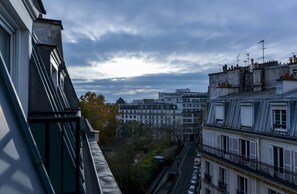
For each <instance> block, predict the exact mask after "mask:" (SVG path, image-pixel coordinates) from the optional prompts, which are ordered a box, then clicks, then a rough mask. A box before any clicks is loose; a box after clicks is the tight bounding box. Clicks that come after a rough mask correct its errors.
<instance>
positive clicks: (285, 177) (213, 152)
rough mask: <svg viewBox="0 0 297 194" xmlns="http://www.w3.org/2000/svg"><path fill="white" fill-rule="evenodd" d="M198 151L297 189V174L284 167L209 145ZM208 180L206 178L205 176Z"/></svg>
mask: <svg viewBox="0 0 297 194" xmlns="http://www.w3.org/2000/svg"><path fill="white" fill-rule="evenodd" d="M198 150H199V151H200V152H202V153H204V154H207V155H209V156H212V157H215V158H218V160H221V161H225V162H227V163H230V164H232V165H233V166H237V167H240V168H242V169H245V170H247V171H249V172H253V173H255V174H257V175H259V176H262V177H265V178H267V179H271V180H273V181H276V182H278V183H280V184H283V185H286V186H289V187H292V188H294V189H297V184H296V182H294V181H296V180H297V173H296V172H293V171H290V170H287V169H285V168H282V167H277V166H273V165H270V164H267V163H264V162H261V161H258V160H255V159H253V158H249V157H246V156H241V155H239V154H234V153H231V152H228V151H226V150H222V149H218V148H214V147H211V146H208V145H203V144H200V145H199V146H198ZM205 180H206V176H205Z"/></svg>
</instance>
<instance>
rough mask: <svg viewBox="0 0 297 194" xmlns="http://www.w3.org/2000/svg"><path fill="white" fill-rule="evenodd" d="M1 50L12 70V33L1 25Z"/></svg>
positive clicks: (8, 67) (8, 66)
mask: <svg viewBox="0 0 297 194" xmlns="http://www.w3.org/2000/svg"><path fill="white" fill-rule="evenodd" d="M0 52H1V54H2V56H3V59H4V62H5V63H6V66H7V69H8V70H10V35H9V34H8V33H7V32H6V31H5V30H4V29H3V28H2V27H1V26H0Z"/></svg>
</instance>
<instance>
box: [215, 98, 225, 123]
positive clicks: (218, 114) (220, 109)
mask: <svg viewBox="0 0 297 194" xmlns="http://www.w3.org/2000/svg"><path fill="white" fill-rule="evenodd" d="M224 118H225V107H224V105H223V104H222V103H218V104H215V122H216V123H223V122H224Z"/></svg>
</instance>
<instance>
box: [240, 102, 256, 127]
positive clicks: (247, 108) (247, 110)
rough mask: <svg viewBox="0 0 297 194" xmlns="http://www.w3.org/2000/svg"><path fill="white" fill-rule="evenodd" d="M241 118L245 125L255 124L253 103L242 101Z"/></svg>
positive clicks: (242, 123)
mask: <svg viewBox="0 0 297 194" xmlns="http://www.w3.org/2000/svg"><path fill="white" fill-rule="evenodd" d="M240 120H241V125H242V126H245V127H252V126H253V120H254V116H253V106H252V104H251V103H241V104H240Z"/></svg>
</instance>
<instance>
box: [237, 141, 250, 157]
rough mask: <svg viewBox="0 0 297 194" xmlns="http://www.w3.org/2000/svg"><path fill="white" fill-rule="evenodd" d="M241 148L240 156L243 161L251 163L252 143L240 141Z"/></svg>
mask: <svg viewBox="0 0 297 194" xmlns="http://www.w3.org/2000/svg"><path fill="white" fill-rule="evenodd" d="M239 146H240V155H241V157H242V159H244V160H246V161H249V160H250V141H248V140H243V139H240V140H239Z"/></svg>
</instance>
